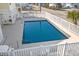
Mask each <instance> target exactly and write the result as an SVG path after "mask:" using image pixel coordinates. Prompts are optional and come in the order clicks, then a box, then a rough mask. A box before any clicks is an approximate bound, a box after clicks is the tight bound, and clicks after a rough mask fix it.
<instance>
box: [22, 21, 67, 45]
mask: <svg viewBox="0 0 79 59" xmlns="http://www.w3.org/2000/svg"><path fill="white" fill-rule="evenodd" d="M67 38H68V37H66V36H65V35H64V34H63V33H62V32H60V31H59V30H58V29H57V28H56V27H55V26H53V25H52V24H50V23H49V22H48V21H47V20H35V21H25V22H24V30H23V40H22V44H29V43H37V42H45V41H55V40H64V39H67Z"/></svg>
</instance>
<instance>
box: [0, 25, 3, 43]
mask: <svg viewBox="0 0 79 59" xmlns="http://www.w3.org/2000/svg"><path fill="white" fill-rule="evenodd" d="M2 39H3V34H2V28H1V24H0V42H1V41H2Z"/></svg>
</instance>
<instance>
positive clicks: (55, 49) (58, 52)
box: [0, 45, 64, 56]
mask: <svg viewBox="0 0 79 59" xmlns="http://www.w3.org/2000/svg"><path fill="white" fill-rule="evenodd" d="M63 47H64V45H56V46H41V47H33V48H24V49H18V50H13V51H11V52H5V53H0V55H1V56H62V55H63Z"/></svg>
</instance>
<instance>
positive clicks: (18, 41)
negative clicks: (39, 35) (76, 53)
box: [2, 19, 79, 49]
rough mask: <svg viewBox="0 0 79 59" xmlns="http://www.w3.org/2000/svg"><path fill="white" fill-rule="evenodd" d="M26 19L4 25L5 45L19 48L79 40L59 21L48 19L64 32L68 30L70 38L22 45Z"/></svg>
mask: <svg viewBox="0 0 79 59" xmlns="http://www.w3.org/2000/svg"><path fill="white" fill-rule="evenodd" d="M24 21H26V19H17V20H16V22H15V24H13V25H3V26H2V31H3V35H4V42H3V44H4V45H8V46H10V47H12V48H15V49H18V48H28V47H36V46H45V45H51V44H52V45H55V44H66V43H75V42H79V37H78V36H76V35H75V34H73V33H71V32H69V31H68V30H66V29H65V28H63V27H62V26H61V25H60V24H59V23H57V22H55V21H53V20H51V19H48V21H50V22H51V23H54V24H55V25H56V26H57V27H59V28H60V29H62V30H63V31H64V32H66V33H67V34H68V35H70V36H71V37H69V39H65V40H59V41H48V42H40V43H32V44H23V45H22V35H23V25H24Z"/></svg>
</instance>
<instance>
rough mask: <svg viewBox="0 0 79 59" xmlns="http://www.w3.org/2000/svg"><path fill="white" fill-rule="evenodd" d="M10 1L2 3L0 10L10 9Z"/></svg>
mask: <svg viewBox="0 0 79 59" xmlns="http://www.w3.org/2000/svg"><path fill="white" fill-rule="evenodd" d="M8 9H9V3H0V10H8Z"/></svg>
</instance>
